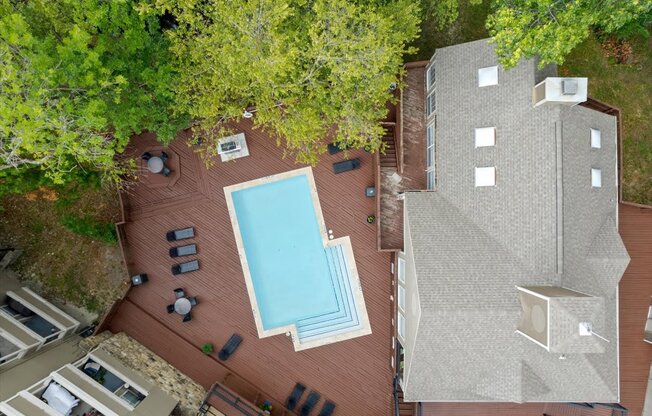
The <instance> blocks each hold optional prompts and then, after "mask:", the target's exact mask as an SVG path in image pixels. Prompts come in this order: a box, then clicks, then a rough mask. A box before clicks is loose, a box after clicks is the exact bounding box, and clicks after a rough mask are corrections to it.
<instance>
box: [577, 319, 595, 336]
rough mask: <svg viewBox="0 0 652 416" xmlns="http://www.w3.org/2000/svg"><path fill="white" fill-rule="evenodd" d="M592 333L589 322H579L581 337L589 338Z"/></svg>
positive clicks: (591, 326)
mask: <svg viewBox="0 0 652 416" xmlns="http://www.w3.org/2000/svg"><path fill="white" fill-rule="evenodd" d="M592 333H593V324H592V323H591V322H580V335H581V336H583V337H586V336H590V335H591V334H592Z"/></svg>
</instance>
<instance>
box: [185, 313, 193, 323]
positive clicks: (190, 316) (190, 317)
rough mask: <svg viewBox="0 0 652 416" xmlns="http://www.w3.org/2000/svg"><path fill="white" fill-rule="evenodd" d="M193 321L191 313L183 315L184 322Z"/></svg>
mask: <svg viewBox="0 0 652 416" xmlns="http://www.w3.org/2000/svg"><path fill="white" fill-rule="evenodd" d="M191 319H192V315H190V312H188V313H187V314H185V315H183V322H188V321H190V320H191Z"/></svg>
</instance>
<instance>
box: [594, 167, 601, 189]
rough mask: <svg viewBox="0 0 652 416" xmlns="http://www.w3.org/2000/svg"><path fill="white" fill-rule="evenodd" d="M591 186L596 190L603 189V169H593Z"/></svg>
mask: <svg viewBox="0 0 652 416" xmlns="http://www.w3.org/2000/svg"><path fill="white" fill-rule="evenodd" d="M591 186H592V187H594V188H601V187H602V169H597V168H591Z"/></svg>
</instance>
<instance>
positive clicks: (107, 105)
mask: <svg viewBox="0 0 652 416" xmlns="http://www.w3.org/2000/svg"><path fill="white" fill-rule="evenodd" d="M170 56H171V54H170V52H169V41H168V40H167V38H166V37H165V36H164V35H163V33H162V32H161V30H160V28H159V23H158V19H157V18H155V17H146V16H142V15H140V14H139V13H138V12H137V11H136V10H135V8H134V2H133V1H129V0H115V1H108V0H55V1H48V0H31V1H29V2H17V1H10V0H0V62H2V65H1V66H0V186H3V187H4V186H9V185H10V184H7V180H12V179H13V180H15V179H16V176H20V175H22V174H23V173H24V174H25V175H28V176H27V177H34V175H33V173H34V171H35V170H38V171H40V172H41V174H45V175H46V176H47V177H48V178H49V179H50V180H51V181H53V182H55V183H61V182H65V181H67V180H71V179H72V178H74V177H75V175H76V173H77V172H78V171H80V170H98V171H100V172H102V173H103V174H104V175H105V177H108V178H110V179H114V180H117V179H118V178H119V176H120V175H121V174H123V173H125V172H126V171H127V170H128V169H129V164H128V163H126V162H121V161H120V159H119V158H117V157H116V155H118V154H120V153H121V152H122V151H123V150H124V148H125V146H126V144H127V143H128V140H129V136H130V135H131V134H133V133H139V132H141V131H143V130H149V131H154V132H156V133H157V135H158V137H159V138H160V139H161V140H163V141H168V140H170V139H171V138H172V137H173V136H174V135H175V133H176V131H178V130H179V128H181V127H184V126H186V125H187V117H185V115H184V114H183V113H176V114H175V115H174V116H173V115H172V111H171V108H172V106H173V103H174V93H173V91H172V89H171V86H172V85H173V84H174V83H175V82H177V81H176V79H177V73H176V71H175V70H174V68H173V67H172V66H171V64H170V60H171V59H170ZM9 170H11V173H8V172H7V171H9Z"/></svg>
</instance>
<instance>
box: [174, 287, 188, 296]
mask: <svg viewBox="0 0 652 416" xmlns="http://www.w3.org/2000/svg"><path fill="white" fill-rule="evenodd" d="M174 297H175V298H176V299H180V298H185V297H186V292H184V291H183V289H182V288H180V287H178V288H176V289H174Z"/></svg>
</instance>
